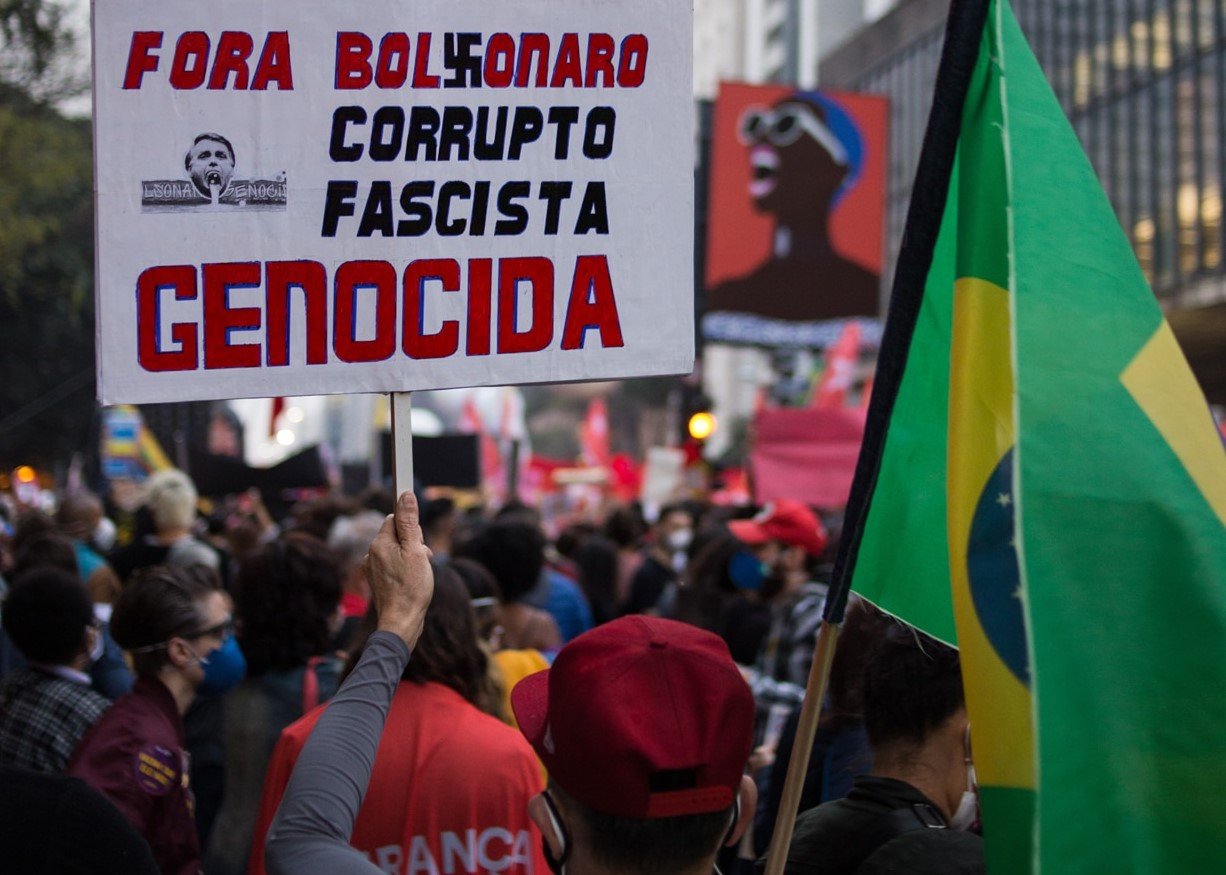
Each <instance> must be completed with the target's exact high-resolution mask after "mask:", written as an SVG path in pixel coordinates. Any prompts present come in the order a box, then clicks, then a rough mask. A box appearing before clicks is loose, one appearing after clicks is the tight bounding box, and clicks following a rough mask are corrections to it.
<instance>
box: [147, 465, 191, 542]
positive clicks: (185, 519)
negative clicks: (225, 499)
mask: <svg viewBox="0 0 1226 875" xmlns="http://www.w3.org/2000/svg"><path fill="white" fill-rule="evenodd" d="M145 489H146V493H145V506H146V507H148V508H149V513H150V514H152V515H153V525H154V527H155V528H156V529H157V530H158V531H159V532H162V531H166V530H167V529H190V528H191V527H192V523H193V522H195V520H196V498H197V495H196V487H195V485H194V484H193V483H192V480H191V478H190V477H188V476H187V475H186V474H184V473H183V472H182V471H180V470H178V469H177V468H171V469H169V470H166V471H158V472H157V473H155V474H154V475H153V476H152V477H150V478H149V480H148V482H147V483H146V484H145Z"/></svg>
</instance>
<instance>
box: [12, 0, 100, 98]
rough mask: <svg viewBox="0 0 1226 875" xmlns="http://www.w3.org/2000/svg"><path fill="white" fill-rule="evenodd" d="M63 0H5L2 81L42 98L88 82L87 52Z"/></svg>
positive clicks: (67, 92)
mask: <svg viewBox="0 0 1226 875" xmlns="http://www.w3.org/2000/svg"><path fill="white" fill-rule="evenodd" d="M69 14H70V10H69V8H68V4H66V3H64V2H62V0H0V83H3V84H4V85H7V86H9V87H10V88H12V89H14V90H15V91H17V92H18V93H20V94H23V95H25V96H26V97H28V98H30V99H32V100H34V101H37V102H39V103H54V102H56V101H60V100H63V99H65V98H68V97H74V96H76V95H78V94H80V93H82V92H83V91H85V90H86V89H87V88H88V87H89V77H88V76H87V74H86V72H85V60H84V57H85V56H84V53H83V52H82V51H79V49H80V47H79V46H78V45H77V37H76V34H75V33H74V32H73V30H72V28H71V27H70V26H69V24H68V19H69Z"/></svg>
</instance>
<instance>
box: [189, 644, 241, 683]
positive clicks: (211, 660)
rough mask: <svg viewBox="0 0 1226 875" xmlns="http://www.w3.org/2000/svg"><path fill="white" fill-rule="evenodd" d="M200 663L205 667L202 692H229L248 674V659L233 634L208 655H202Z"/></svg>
mask: <svg viewBox="0 0 1226 875" xmlns="http://www.w3.org/2000/svg"><path fill="white" fill-rule="evenodd" d="M200 665H201V667H203V668H204V680H203V681H202V682H201V684H200V687H199V692H201V693H213V694H216V695H221V694H222V693H228V692H229V691H230V690H232V689H234V688H235V687H237V686H238V685H239V683H240V682H241V681H242V679H243V677H244V676H245V675H246V674H247V660H246V658H244V657H243V651H242V650H241V649H240V648H239V646H238V639H237V638H235V637H234V636H233V635H231V636H229V637H228V638H226V643H225V644H223V645H221V647H218V648H217V649H216V650H214V651H212V652H211V653H210V654H209V655H208V656H205V657H201V659H200Z"/></svg>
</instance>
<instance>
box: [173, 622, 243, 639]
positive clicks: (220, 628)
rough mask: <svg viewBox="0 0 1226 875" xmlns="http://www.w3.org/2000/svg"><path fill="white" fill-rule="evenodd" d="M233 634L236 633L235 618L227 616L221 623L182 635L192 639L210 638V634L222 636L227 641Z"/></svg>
mask: <svg viewBox="0 0 1226 875" xmlns="http://www.w3.org/2000/svg"><path fill="white" fill-rule="evenodd" d="M233 634H234V619H233V618H232V617H226V618H225V619H224V620H222V621H221V622H220V623H217V624H216V625H214V626H209V627H208V628H206V629H201V630H200V631H199V632H192V633H190V634H187V635H182V636H180V637H182V638H187V639H188V640H191V639H194V638H208V637H209V636H216V637H218V638H220V639H221V640H222V641H226V640H228V639H229V638H230V636H231V635H233Z"/></svg>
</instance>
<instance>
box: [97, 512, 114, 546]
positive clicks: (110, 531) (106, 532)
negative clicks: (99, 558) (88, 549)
mask: <svg viewBox="0 0 1226 875" xmlns="http://www.w3.org/2000/svg"><path fill="white" fill-rule="evenodd" d="M93 542H94V546H95V547H97V548H98V549H99V550H101V551H102V552H103V553H109V552H111V548H112V547H114V546H115V524H114V523H113V522H111V521H110V520H109V519H107V518H106V517H103V518H102V519H100V520H98V525H97V526H96V527H95V528H94V536H93Z"/></svg>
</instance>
